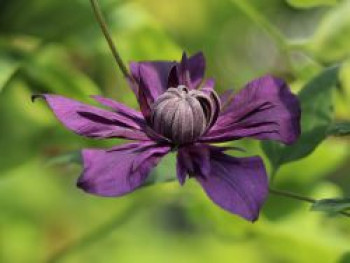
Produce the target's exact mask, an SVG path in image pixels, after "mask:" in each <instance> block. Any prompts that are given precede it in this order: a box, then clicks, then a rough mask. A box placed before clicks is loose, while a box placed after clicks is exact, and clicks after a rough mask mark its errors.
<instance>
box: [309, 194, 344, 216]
mask: <svg viewBox="0 0 350 263" xmlns="http://www.w3.org/2000/svg"><path fill="white" fill-rule="evenodd" d="M347 209H350V198H345V199H342V198H334V199H321V200H317V201H316V202H315V203H314V204H313V205H312V207H311V210H313V211H323V212H329V213H338V212H342V211H344V210H347Z"/></svg>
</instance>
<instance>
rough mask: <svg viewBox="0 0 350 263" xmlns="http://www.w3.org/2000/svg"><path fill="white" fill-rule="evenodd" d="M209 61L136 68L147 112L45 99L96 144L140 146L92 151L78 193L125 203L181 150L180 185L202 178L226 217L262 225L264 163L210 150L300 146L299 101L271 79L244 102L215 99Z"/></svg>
mask: <svg viewBox="0 0 350 263" xmlns="http://www.w3.org/2000/svg"><path fill="white" fill-rule="evenodd" d="M204 71H205V59H204V56H203V54H202V53H198V54H196V55H194V56H192V57H189V58H188V57H187V56H186V54H185V53H184V55H183V57H182V60H181V62H179V63H177V62H173V61H145V62H132V63H131V64H130V72H131V76H132V78H130V79H129V82H130V86H131V88H132V90H133V91H134V93H135V94H136V97H137V99H138V102H139V104H140V109H141V112H139V111H136V110H134V109H131V108H128V107H127V106H125V105H123V104H121V103H119V102H116V101H114V100H111V99H109V98H104V97H101V96H93V98H94V99H95V100H96V101H97V102H99V103H100V104H101V105H103V106H106V107H107V108H108V109H109V110H106V109H101V108H97V107H93V106H89V105H86V104H83V103H80V102H78V101H75V100H72V99H68V98H65V97H62V96H58V95H48V94H46V95H41V97H43V98H44V99H45V100H46V101H47V103H48V105H49V106H50V108H51V109H52V110H53V112H54V114H55V115H56V117H57V118H58V119H59V120H60V121H61V122H62V123H63V124H64V125H65V126H66V127H67V128H68V129H70V130H72V131H74V132H75V133H77V134H79V135H83V136H86V137H93V138H103V139H105V138H125V139H129V140H134V141H135V142H132V143H127V144H124V145H121V146H116V147H113V148H111V149H84V150H82V159H83V163H84V170H83V172H82V175H81V176H80V178H79V180H78V183H77V185H78V187H80V188H81V189H83V190H84V191H86V192H88V193H92V194H95V195H100V196H121V195H125V194H127V193H130V192H132V191H134V190H136V189H137V188H139V187H140V186H142V185H143V184H144V183H145V181H146V179H147V176H148V174H149V173H150V171H151V170H152V169H153V168H154V167H155V166H156V165H157V164H158V163H159V161H160V160H161V158H162V157H163V156H165V155H166V154H167V153H169V152H170V151H172V150H175V149H176V150H177V151H178V153H177V177H178V180H179V182H180V184H181V185H182V184H184V183H185V180H186V178H187V177H191V178H192V177H193V178H195V179H196V180H197V181H198V182H199V184H200V185H201V186H202V187H203V189H204V191H205V192H206V193H207V195H208V196H209V198H210V199H211V200H212V201H213V202H214V203H216V204H217V205H219V206H220V207H222V208H223V209H225V210H227V211H229V212H231V213H234V214H238V215H240V216H241V217H243V218H245V219H247V220H250V221H255V220H256V219H257V218H258V215H259V211H260V208H261V206H262V205H263V203H264V200H265V199H266V196H267V194H268V178H267V175H266V170H265V167H264V164H263V161H262V159H261V158H260V157H248V158H235V157H232V156H229V155H226V154H225V153H224V152H225V151H226V150H228V149H229V148H227V147H226V148H225V147H218V146H213V145H210V144H209V143H218V142H225V141H231V140H238V139H241V138H245V137H251V138H256V139H261V140H265V139H272V140H278V141H281V142H283V143H285V144H291V143H293V142H294V141H295V140H296V139H297V138H298V136H299V134H300V106H299V102H298V99H297V98H296V96H294V95H293V94H292V93H291V91H290V90H289V87H288V85H287V84H286V83H285V82H284V81H283V80H281V79H278V78H274V77H272V76H264V77H261V78H258V79H256V80H253V81H252V82H250V83H248V84H247V85H246V87H245V88H244V89H242V90H241V91H240V92H238V94H236V95H234V96H233V95H232V94H233V93H232V92H228V93H225V94H224V95H222V96H221V97H219V96H218V95H217V93H216V92H215V91H214V80H213V79H208V80H206V81H203V78H204Z"/></svg>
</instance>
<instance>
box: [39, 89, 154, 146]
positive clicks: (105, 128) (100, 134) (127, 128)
mask: <svg viewBox="0 0 350 263" xmlns="http://www.w3.org/2000/svg"><path fill="white" fill-rule="evenodd" d="M41 97H42V98H44V99H45V100H46V102H47V103H48V105H49V106H50V108H51V109H52V111H53V112H54V114H55V115H56V117H57V118H58V119H59V120H60V121H61V123H63V124H64V125H65V126H66V127H67V128H68V129H69V130H71V131H73V132H75V133H77V134H79V135H82V136H86V137H93V138H114V137H117V138H126V139H131V140H150V139H149V137H148V136H147V135H146V134H145V133H144V132H143V130H142V127H141V125H140V123H137V122H135V121H132V120H131V119H129V118H127V117H126V116H123V115H120V114H118V113H116V112H111V111H107V110H104V109H100V108H97V107H94V106H90V105H87V104H84V103H81V102H78V101H76V100H73V99H69V98H65V97H62V96H58V95H48V94H46V95H41Z"/></svg>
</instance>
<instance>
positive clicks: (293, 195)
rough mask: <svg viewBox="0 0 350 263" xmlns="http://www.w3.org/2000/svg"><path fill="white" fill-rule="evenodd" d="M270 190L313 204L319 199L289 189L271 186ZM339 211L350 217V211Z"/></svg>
mask: <svg viewBox="0 0 350 263" xmlns="http://www.w3.org/2000/svg"><path fill="white" fill-rule="evenodd" d="M269 192H270V193H271V194H274V195H279V196H283V197H287V198H291V199H295V200H299V201H303V202H307V203H311V204H313V203H315V202H316V201H317V200H316V199H313V198H311V197H307V196H302V195H299V194H296V193H292V192H288V191H282V190H276V189H271V188H269ZM339 213H340V214H342V215H344V216H347V217H350V213H349V212H345V211H342V212H339Z"/></svg>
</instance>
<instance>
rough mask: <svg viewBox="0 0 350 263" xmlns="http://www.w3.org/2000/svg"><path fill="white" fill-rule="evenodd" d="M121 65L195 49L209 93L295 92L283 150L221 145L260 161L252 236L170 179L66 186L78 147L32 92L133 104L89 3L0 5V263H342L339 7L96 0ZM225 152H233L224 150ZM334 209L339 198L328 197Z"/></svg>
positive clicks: (349, 50)
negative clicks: (93, 192) (260, 85)
mask: <svg viewBox="0 0 350 263" xmlns="http://www.w3.org/2000/svg"><path fill="white" fill-rule="evenodd" d="M100 4H101V6H102V8H103V10H104V12H105V15H106V17H107V21H108V24H109V26H110V28H111V31H112V33H113V37H114V38H115V39H116V42H117V46H118V48H119V51H120V53H121V54H122V56H123V58H124V60H125V61H132V60H146V59H179V58H180V56H181V53H182V50H186V51H187V52H189V53H194V52H196V51H198V50H202V51H204V53H205V55H206V57H207V64H208V69H207V76H214V77H215V78H216V80H217V89H218V90H219V91H220V92H223V91H224V90H226V89H232V88H233V89H236V90H238V89H240V88H241V87H242V86H243V85H244V83H246V82H247V81H249V80H251V79H253V78H255V77H258V76H260V75H263V74H267V73H272V74H274V75H277V76H280V77H283V78H284V79H286V80H287V81H288V82H289V83H290V84H291V87H292V89H293V91H294V92H295V93H297V92H299V91H300V93H299V94H300V99H301V102H302V107H303V120H302V125H303V134H302V138H301V140H300V141H299V142H298V143H297V144H296V145H294V146H291V147H284V146H281V145H279V144H276V143H263V144H262V147H261V144H260V143H259V142H257V141H253V140H243V141H240V142H234V143H232V144H233V145H235V146H241V147H243V148H245V149H246V150H247V152H246V153H243V154H242V153H239V155H255V154H261V155H263V156H264V158H265V162H266V165H267V166H268V169H269V171H270V174H271V175H273V177H274V180H273V184H274V188H277V189H284V190H289V191H293V192H297V193H300V194H303V195H306V196H312V197H313V198H315V199H328V198H340V199H339V200H338V199H337V200H331V201H324V200H323V201H322V202H320V203H317V204H316V205H314V208H313V209H314V210H321V211H325V210H326V211H328V212H327V213H325V212H319V211H318V212H316V211H315V212H314V211H310V205H309V204H305V203H302V202H298V201H296V200H293V199H288V198H285V197H281V196H276V195H271V196H270V197H269V199H268V201H267V203H266V205H265V207H264V209H263V211H262V214H261V217H260V220H259V221H257V222H256V223H254V224H251V223H248V222H245V221H243V220H242V219H240V218H238V217H236V216H233V215H230V214H228V213H226V212H224V211H222V210H221V209H219V208H218V207H216V206H215V205H213V204H212V203H211V202H210V201H209V200H208V198H207V197H206V196H205V195H204V193H203V192H202V190H201V189H200V187H199V186H198V185H197V184H195V183H194V182H192V181H191V180H190V181H188V182H187V183H186V185H185V186H184V187H180V186H179V184H178V183H177V182H170V183H162V184H155V183H156V182H159V181H162V180H163V181H164V180H167V179H169V178H171V176H173V172H174V169H175V167H173V160H172V159H173V157H172V156H170V157H168V158H167V159H166V160H165V161H164V162H163V163H162V164H161V165H160V167H159V168H158V169H157V170H156V171H155V172H154V176H153V177H152V178H157V179H156V180H155V179H154V180H153V181H151V182H150V184H154V185H153V186H150V187H145V188H143V189H141V190H139V191H136V192H135V193H133V194H131V195H128V196H126V197H123V198H118V199H112V198H111V199H107V198H98V197H94V196H90V195H87V194H84V193H83V192H81V191H80V190H78V189H77V188H76V187H75V181H76V178H77V176H78V175H79V173H80V170H81V167H80V165H78V164H77V163H76V162H75V161H76V159H75V154H74V153H75V151H77V150H79V149H81V148H84V147H108V146H110V145H115V144H117V143H121V140H112V141H93V140H88V139H83V138H81V137H78V136H76V135H74V134H72V133H70V132H69V131H67V130H65V129H64V127H63V126H62V125H60V124H59V123H58V122H57V120H56V119H55V118H54V117H53V115H52V113H51V112H50V111H49V110H48V108H47V107H46V105H45V104H44V103H36V104H35V105H34V104H32V103H31V101H30V96H31V94H37V93H42V92H50V93H57V94H61V95H65V96H69V97H73V98H75V99H78V100H82V101H86V102H89V103H92V101H90V100H89V98H88V96H89V95H92V94H104V95H106V96H109V97H113V98H115V99H118V100H119V101H121V102H123V103H126V104H128V105H130V106H132V107H135V108H136V107H137V103H136V101H135V99H134V97H133V95H132V93H131V91H130V90H129V89H128V87H127V86H126V83H125V82H124V80H123V78H122V76H121V74H120V72H119V71H118V68H117V67H116V65H115V63H114V61H113V58H112V55H111V54H110V51H109V50H108V48H107V44H106V43H105V40H104V39H103V37H102V34H101V32H100V30H99V28H98V26H97V24H96V22H95V19H94V17H93V14H92V11H91V8H90V4H89V1H88V0H70V1H67V0H50V1H48V0H31V1H28V0H1V1H0V211H1V212H0V262H5V263H17V262H23V263H30V262H67V263H68V262H122V263H124V262H154V263H155V262H167V263H172V262H176V263H177V262H191V263H192V262H194V263H195V262H201V263H202V262H220V263H225V262H242V263H245V262H247V263H249V262H254V263H255V262H259V263H260V262H298V263H300V262H301V263H303V262H320V263H322V262H325V263H329V262H339V263H346V262H350V218H348V217H345V216H341V215H339V214H335V213H336V212H338V211H340V210H343V209H348V208H349V206H350V205H349V203H350V202H349V199H346V196H350V176H349V168H350V165H349V163H350V162H349V161H350V148H349V137H347V135H348V134H349V131H350V128H349V121H350V97H349V96H350V59H349V55H350V15H349V14H350V1H349V0H343V1H337V0H265V1H259V0H249V1H248V0H191V1H187V0H177V1H166V0H133V1H131V0H130V1H128V0H100ZM232 154H236V155H237V153H235V152H233V153H232ZM342 198H344V199H342Z"/></svg>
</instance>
